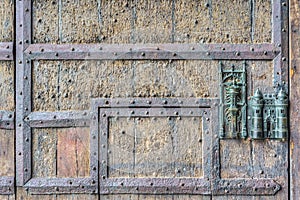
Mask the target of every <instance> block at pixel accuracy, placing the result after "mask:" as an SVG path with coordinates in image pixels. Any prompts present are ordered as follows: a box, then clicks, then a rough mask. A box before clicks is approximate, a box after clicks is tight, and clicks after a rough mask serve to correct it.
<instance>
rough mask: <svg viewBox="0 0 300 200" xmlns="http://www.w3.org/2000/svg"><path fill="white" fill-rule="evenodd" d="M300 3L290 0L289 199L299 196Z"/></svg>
mask: <svg viewBox="0 0 300 200" xmlns="http://www.w3.org/2000/svg"><path fill="white" fill-rule="evenodd" d="M299 41H300V4H299V1H297V0H291V1H290V73H289V74H290V88H289V89H290V174H291V176H290V178H291V190H290V194H291V199H299V198H300V188H299V186H300V169H299V167H300V162H299V156H300V150H299V147H300V137H299V134H300V127H299V119H300V112H299V109H300V100H299V99H300V98H299V97H300V82H299V80H300V71H299V69H300V68H299V67H300V42H299Z"/></svg>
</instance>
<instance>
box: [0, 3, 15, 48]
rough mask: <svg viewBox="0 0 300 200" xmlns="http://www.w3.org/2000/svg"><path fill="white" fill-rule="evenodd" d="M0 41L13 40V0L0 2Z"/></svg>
mask: <svg viewBox="0 0 300 200" xmlns="http://www.w3.org/2000/svg"><path fill="white" fill-rule="evenodd" d="M0 13H1V14H0V41H1V42H11V41H13V38H14V36H13V34H14V30H13V25H14V1H13V0H3V1H1V2H0Z"/></svg>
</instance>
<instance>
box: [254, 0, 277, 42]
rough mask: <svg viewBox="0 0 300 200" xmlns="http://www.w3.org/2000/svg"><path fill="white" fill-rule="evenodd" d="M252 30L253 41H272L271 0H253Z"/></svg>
mask: <svg viewBox="0 0 300 200" xmlns="http://www.w3.org/2000/svg"><path fill="white" fill-rule="evenodd" d="M251 2H252V4H254V5H253V11H252V12H253V13H252V31H251V34H252V35H251V37H252V38H251V39H252V42H253V43H271V39H272V38H271V36H272V27H271V25H272V23H271V21H272V17H271V15H272V11H271V10H272V4H271V0H252V1H251Z"/></svg>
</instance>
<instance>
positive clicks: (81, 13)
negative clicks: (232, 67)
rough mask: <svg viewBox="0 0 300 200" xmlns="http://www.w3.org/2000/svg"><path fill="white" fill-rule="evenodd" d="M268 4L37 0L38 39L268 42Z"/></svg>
mask: <svg viewBox="0 0 300 200" xmlns="http://www.w3.org/2000/svg"><path fill="white" fill-rule="evenodd" d="M270 6H271V3H270V1H242V0H239V1H233V2H231V3H230V4H228V3H227V2H226V1H212V0H210V1H162V0H160V1H155V2H152V1H139V2H132V1H122V2H117V1H115V2H110V1H100V0H98V1H92V0H86V1H61V0H59V1H45V2H43V3H41V1H40V0H35V1H34V2H33V14H34V18H33V25H34V29H33V30H34V31H33V32H34V42H36V43H37V42H41V43H95V42H103V43H167V42H179V43H189V42H196V43H226V42H229V43H251V42H254V43H266V42H270V38H271V32H270V31H271V15H270ZM236 10H239V12H235V11H236Z"/></svg>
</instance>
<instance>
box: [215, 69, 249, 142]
mask: <svg viewBox="0 0 300 200" xmlns="http://www.w3.org/2000/svg"><path fill="white" fill-rule="evenodd" d="M219 72H220V86H221V90H220V98H221V102H220V119H219V120H220V137H221V138H246V137H247V126H246V64H245V63H244V64H243V66H242V67H236V66H234V65H232V66H231V67H229V68H226V67H225V66H222V63H220V68H219Z"/></svg>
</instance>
